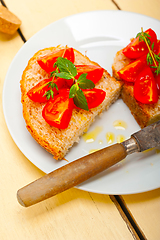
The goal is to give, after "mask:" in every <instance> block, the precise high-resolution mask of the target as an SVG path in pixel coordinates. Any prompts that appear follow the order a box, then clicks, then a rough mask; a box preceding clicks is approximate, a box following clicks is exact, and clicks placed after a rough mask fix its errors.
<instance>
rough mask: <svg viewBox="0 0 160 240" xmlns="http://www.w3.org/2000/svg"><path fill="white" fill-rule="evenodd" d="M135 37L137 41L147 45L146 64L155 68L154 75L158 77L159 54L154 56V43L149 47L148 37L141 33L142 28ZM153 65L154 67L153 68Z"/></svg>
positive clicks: (159, 68)
mask: <svg viewBox="0 0 160 240" xmlns="http://www.w3.org/2000/svg"><path fill="white" fill-rule="evenodd" d="M136 37H139V41H142V40H143V41H144V42H145V43H146V45H147V48H148V50H149V53H148V54H147V64H148V65H150V67H151V68H155V73H156V74H157V75H158V74H160V53H159V54H155V53H154V51H153V49H154V43H153V44H152V45H151V46H150V44H151V41H150V39H149V38H150V37H151V36H150V35H149V34H147V33H145V32H143V28H142V29H141V32H140V33H138V34H137V36H136ZM153 64H154V66H153Z"/></svg>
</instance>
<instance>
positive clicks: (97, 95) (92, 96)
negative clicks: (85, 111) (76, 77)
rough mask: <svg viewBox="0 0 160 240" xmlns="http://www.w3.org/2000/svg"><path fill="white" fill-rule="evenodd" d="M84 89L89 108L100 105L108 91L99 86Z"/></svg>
mask: <svg viewBox="0 0 160 240" xmlns="http://www.w3.org/2000/svg"><path fill="white" fill-rule="evenodd" d="M82 91H83V93H84V95H85V97H86V100H87V104H88V108H89V109H91V108H95V107H98V106H99V105H100V104H101V103H102V102H103V101H104V99H105V96H106V92H105V91H103V90H102V89H98V88H93V89H83V90H82Z"/></svg>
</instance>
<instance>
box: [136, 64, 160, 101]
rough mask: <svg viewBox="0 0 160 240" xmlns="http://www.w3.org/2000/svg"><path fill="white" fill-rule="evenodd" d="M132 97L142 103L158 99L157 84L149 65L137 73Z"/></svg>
mask: <svg viewBox="0 0 160 240" xmlns="http://www.w3.org/2000/svg"><path fill="white" fill-rule="evenodd" d="M134 97H135V99H136V100H137V101H139V102H141V103H144V104H149V103H156V102H157V101H158V91H157V85H156V82H155V79H154V76H153V73H152V71H151V69H150V67H146V68H144V69H143V70H142V71H141V72H140V74H139V75H138V77H137V79H136V81H135V84H134Z"/></svg>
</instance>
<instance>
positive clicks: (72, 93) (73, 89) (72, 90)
mask: <svg viewBox="0 0 160 240" xmlns="http://www.w3.org/2000/svg"><path fill="white" fill-rule="evenodd" d="M78 90H79V87H78V85H77V84H74V85H72V87H71V88H70V91H69V98H74V97H75V95H76V93H77V91H78Z"/></svg>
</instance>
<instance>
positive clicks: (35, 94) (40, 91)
mask: <svg viewBox="0 0 160 240" xmlns="http://www.w3.org/2000/svg"><path fill="white" fill-rule="evenodd" d="M51 81H52V79H44V80H42V81H40V82H39V83H38V84H37V85H35V86H34V87H33V88H31V89H30V90H29V91H28V92H27V96H28V97H29V98H30V99H31V100H32V101H34V102H46V101H47V98H46V96H44V94H45V93H46V92H47V91H48V90H49V89H50V88H49V86H48V85H47V83H49V82H51ZM43 96H44V97H43Z"/></svg>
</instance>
